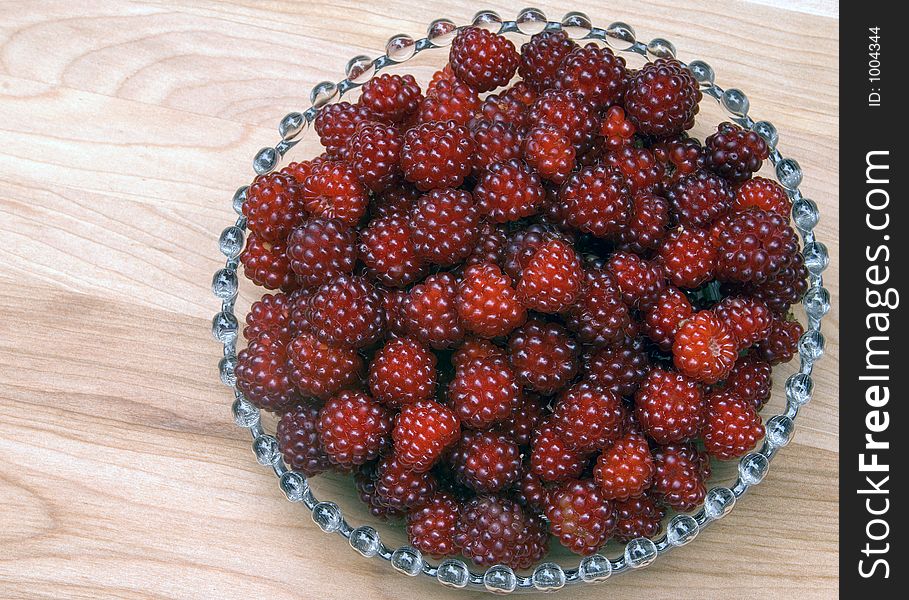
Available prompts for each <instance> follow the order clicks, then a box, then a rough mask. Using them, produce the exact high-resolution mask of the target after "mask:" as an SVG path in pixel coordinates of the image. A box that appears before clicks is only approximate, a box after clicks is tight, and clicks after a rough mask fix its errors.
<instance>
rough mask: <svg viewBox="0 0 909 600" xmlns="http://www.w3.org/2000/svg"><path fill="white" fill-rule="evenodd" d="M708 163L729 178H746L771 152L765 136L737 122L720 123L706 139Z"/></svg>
mask: <svg viewBox="0 0 909 600" xmlns="http://www.w3.org/2000/svg"><path fill="white" fill-rule="evenodd" d="M704 146H705V150H706V154H705V156H704V164H705V166H706V167H707V168H708V169H710V170H711V171H713V172H714V173H716V174H717V175H719V176H721V177H725V178H726V179H728V180H729V181H745V180H747V179H750V178H751V174H752V173H757V172H758V171H759V170H760V169H761V165H762V164H763V163H764V161H765V160H767V158H768V157H769V156H770V149H769V148H768V147H767V142H765V141H764V138H762V137H761V136H759V135H758V134H757V133H755V132H753V131H748V130H745V129H742V128H741V127H739V126H738V125H735V124H733V123H729V122H726V123H720V124H719V126H718V127H717V131H716V133H714V134H713V135H711V136H708V137H707V140H706V141H705V144H704Z"/></svg>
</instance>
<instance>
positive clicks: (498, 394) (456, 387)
mask: <svg viewBox="0 0 909 600" xmlns="http://www.w3.org/2000/svg"><path fill="white" fill-rule="evenodd" d="M448 398H449V400H450V401H451V404H452V406H453V407H454V410H455V413H456V414H457V415H458V418H459V419H461V423H462V424H463V425H464V426H465V427H471V428H474V429H486V428H488V427H490V426H491V425H493V424H495V423H498V422H500V421H504V420H505V419H507V418H508V417H509V415H511V413H512V411H513V410H514V409H515V408H517V407H518V406H519V405H520V403H521V389H520V387H519V386H518V384H517V381H516V379H515V375H514V371H512V369H511V367H509V366H508V363H507V362H506V361H504V360H501V359H496V358H478V359H476V360H474V361H472V362H469V363H467V364H466V365H464V366H463V367H462V368H460V369H458V370H457V372H456V373H455V376H454V379H453V380H452V382H451V384H450V385H449V386H448Z"/></svg>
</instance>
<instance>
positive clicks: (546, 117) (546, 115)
mask: <svg viewBox="0 0 909 600" xmlns="http://www.w3.org/2000/svg"><path fill="white" fill-rule="evenodd" d="M527 119H528V122H530V123H533V124H534V125H535V126H537V127H552V128H553V129H555V130H556V131H558V132H559V133H561V134H562V135H564V136H565V137H567V138H568V139H569V140H570V141H571V143H572V144H573V145H574V147H575V149H576V150H579V151H584V150H586V149H588V148H589V147H590V146H591V145H592V144H593V139H594V135H595V134H596V131H597V129H598V128H599V124H600V123H599V120H598V116H597V112H596V109H595V108H594V107H593V105H592V104H591V103H590V102H588V101H587V100H585V99H584V97H583V96H581V95H580V94H577V93H575V92H567V91H556V90H549V91H547V92H545V93H543V94H542V95H541V96H540V97H539V98H537V100H536V101H535V102H534V103H533V104H532V105H530V109H529V110H528V112H527Z"/></svg>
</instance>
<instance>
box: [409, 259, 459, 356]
mask: <svg viewBox="0 0 909 600" xmlns="http://www.w3.org/2000/svg"><path fill="white" fill-rule="evenodd" d="M457 293H458V287H457V282H456V280H455V278H454V276H452V275H451V274H450V273H437V274H436V275H430V276H429V277H427V278H426V279H424V280H423V282H422V283H420V284H418V285H415V286H414V287H413V288H411V290H410V294H409V296H408V300H407V304H406V305H405V307H404V319H405V322H406V324H407V330H408V332H410V335H412V336H414V337H415V338H417V339H418V340H420V341H421V342H423V343H424V344H428V345H430V346H432V347H433V348H435V349H437V350H441V349H443V348H449V347H451V346H453V345H454V344H456V343H458V342H460V341H461V340H462V339H463V338H464V325H463V324H462V322H461V317H460V316H459V315H458V308H457Z"/></svg>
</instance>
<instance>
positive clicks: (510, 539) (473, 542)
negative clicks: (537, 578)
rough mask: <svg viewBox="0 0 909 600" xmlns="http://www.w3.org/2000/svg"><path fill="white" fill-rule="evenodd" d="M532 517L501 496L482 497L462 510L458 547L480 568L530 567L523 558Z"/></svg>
mask: <svg viewBox="0 0 909 600" xmlns="http://www.w3.org/2000/svg"><path fill="white" fill-rule="evenodd" d="M528 533H529V531H528V517H527V516H526V515H525V514H524V510H523V509H522V508H521V505H520V504H517V503H516V502H514V501H512V500H509V499H506V498H499V497H497V496H480V497H478V498H474V499H473V500H470V501H469V502H467V503H465V504H464V505H463V506H462V507H461V518H460V520H459V522H458V530H457V533H456V534H455V543H456V544H457V545H458V546H460V547H461V552H462V553H463V554H464V556H465V557H467V558H469V559H471V560H472V561H473V562H474V564H477V565H480V566H487V567H488V566H492V565H496V564H503V565H508V566H511V567H513V568H521V567H525V568H526V566H529V565H527V564H525V561H526V558H525V557H522V556H521V553H522V549H523V550H525V551H526V549H524V548H523V546H524V545H525V544H526V543H527V541H528V540H527V536H528Z"/></svg>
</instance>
